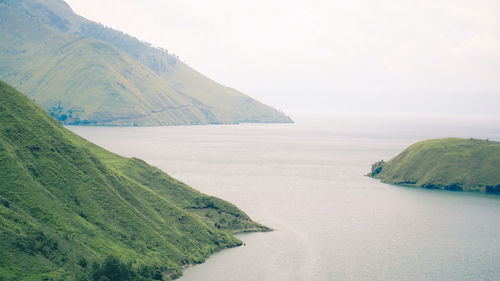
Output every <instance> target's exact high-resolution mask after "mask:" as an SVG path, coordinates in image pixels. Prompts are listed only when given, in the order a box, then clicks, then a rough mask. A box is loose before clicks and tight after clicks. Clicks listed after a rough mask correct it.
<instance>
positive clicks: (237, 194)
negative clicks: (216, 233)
mask: <svg viewBox="0 0 500 281" xmlns="http://www.w3.org/2000/svg"><path fill="white" fill-rule="evenodd" d="M294 119H295V121H296V123H295V124H242V125H213V126H179V127H141V128H135V127H128V128H124V127H76V126H68V128H69V129H70V130H72V131H74V132H76V133H77V134H79V135H81V136H83V137H85V138H87V139H88V140H90V141H92V142H94V143H96V144H98V145H100V146H102V147H104V148H106V149H109V150H111V151H113V152H115V153H118V154H121V155H124V156H128V157H132V156H133V157H138V158H141V159H143V160H145V161H147V162H148V163H150V164H152V165H154V166H157V167H159V168H161V169H162V170H164V171H166V172H167V173H169V174H170V175H172V176H173V177H175V178H177V179H179V180H181V181H183V182H185V183H187V184H189V185H191V186H193V187H194V188H196V189H198V190H200V191H201V192H204V193H207V194H210V195H214V196H217V197H220V198H222V199H225V200H228V201H230V202H232V203H234V204H235V205H237V206H238V207H239V208H241V209H242V210H244V211H245V212H246V213H247V214H249V215H250V216H251V217H252V219H254V220H256V221H258V222H260V223H263V224H265V225H267V226H269V227H271V228H273V229H274V231H273V232H269V233H251V234H240V235H238V237H239V238H240V239H241V240H242V241H243V242H244V243H245V245H244V246H241V247H238V248H233V249H228V250H223V251H220V252H218V253H216V254H214V255H213V256H212V257H210V258H209V259H208V260H207V261H206V262H205V263H204V264H201V265H196V266H193V267H190V268H188V269H186V270H185V271H184V276H183V277H181V278H180V279H179V280H182V281H193V280H194V281H196V280H213V281H225V280H228V281H229V280H248V281H250V280H278V281H281V280H500V267H499V266H498V260H499V259H500V235H499V234H500V218H499V215H500V196H497V195H487V194H478V193H461V192H450V191H436V190H425V189H418V188H406V187H399V186H393V185H388V184H383V183H380V182H379V181H377V180H374V179H371V178H368V177H366V176H364V175H365V174H366V173H368V172H369V170H370V166H371V164H372V163H373V162H376V161H378V160H381V159H384V160H388V159H390V158H391V157H393V156H395V155H396V154H398V153H399V152H400V151H401V150H403V149H404V148H405V147H407V146H408V145H410V144H412V143H414V142H416V141H419V140H423V139H429V138H439V137H465V138H469V137H474V138H483V139H486V138H489V139H491V140H497V141H498V140H500V122H499V121H500V120H499V119H498V118H497V117H488V116H485V117H473V116H466V115H464V116H426V117H422V116H412V115H360V114H336V115H298V116H294Z"/></svg>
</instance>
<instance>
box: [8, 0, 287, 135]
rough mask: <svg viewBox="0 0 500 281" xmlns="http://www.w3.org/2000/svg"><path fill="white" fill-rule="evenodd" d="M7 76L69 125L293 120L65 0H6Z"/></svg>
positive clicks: (19, 88)
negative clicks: (82, 12)
mask: <svg viewBox="0 0 500 281" xmlns="http://www.w3.org/2000/svg"><path fill="white" fill-rule="evenodd" d="M0 37H1V38H2V40H0V79H2V80H4V81H6V82H8V83H9V84H11V85H13V86H14V87H15V88H16V89H18V90H20V91H22V92H23V93H25V94H26V95H28V96H30V97H33V98H34V99H35V101H36V102H37V103H38V104H40V105H42V107H44V108H45V109H46V110H47V111H49V113H51V114H52V115H53V116H54V117H55V118H56V119H58V120H59V121H61V122H63V123H65V124H83V125H128V126H133V125H137V126H141V125H147V126H154V125H178V124H217V123H240V122H291V119H290V118H289V117H287V116H286V115H284V114H283V113H282V112H279V111H278V110H276V109H274V108H272V107H269V106H267V105H264V104H262V103H260V102H258V101H256V100H255V99H252V98H251V97H249V96H247V95H245V94H243V93H240V92H238V91H235V90H233V89H231V88H228V87H225V86H222V85H220V84H218V83H216V82H214V81H212V80H211V79H209V78H207V77H205V76H204V75H202V74H200V73H198V72H197V71H195V70H193V69H192V68H190V67H189V66H188V65H186V64H185V63H183V62H182V61H181V60H180V59H179V58H178V57H177V56H176V55H174V54H170V53H169V52H168V51H167V50H164V49H161V48H153V47H152V46H151V45H150V44H148V43H145V42H141V41H139V40H137V39H136V38H134V37H132V36H129V35H127V34H124V33H122V32H120V31H116V30H113V29H111V28H107V27H105V26H103V25H101V24H98V23H95V22H92V21H89V20H87V19H85V18H83V17H80V16H78V15H76V14H75V13H74V12H73V11H72V10H71V8H70V7H69V6H68V5H67V4H66V3H65V2H64V1H61V0H43V1H42V0H17V1H0Z"/></svg>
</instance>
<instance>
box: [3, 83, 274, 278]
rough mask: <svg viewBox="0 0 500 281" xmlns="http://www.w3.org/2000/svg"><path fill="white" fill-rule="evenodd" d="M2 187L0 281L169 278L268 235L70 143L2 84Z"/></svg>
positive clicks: (196, 196)
mask: <svg viewBox="0 0 500 281" xmlns="http://www.w3.org/2000/svg"><path fill="white" fill-rule="evenodd" d="M0 183H1V184H0V249H2V250H1V251H0V280H42V279H43V280H45V279H46V280H75V279H77V277H78V278H79V279H78V280H101V279H99V274H101V273H102V274H105V271H106V270H107V269H106V268H108V267H109V266H111V268H114V267H113V266H118V267H119V268H118V269H120V270H122V269H123V270H125V273H126V274H127V276H128V275H130V274H132V275H134V274H136V275H137V274H139V273H141V272H143V271H141V270H144V272H143V273H144V274H146V275H147V276H146V275H145V276H143V277H144V278H146V279H140V278H139V277H137V278H136V279H133V280H150V279H147V278H148V276H149V277H151V276H152V275H153V274H156V276H158V274H157V273H158V271H159V272H160V273H161V272H163V273H164V275H165V276H167V275H168V276H171V277H174V276H178V275H179V274H180V270H181V268H182V266H184V265H187V264H193V263H200V262H202V261H204V260H205V259H206V258H207V257H208V256H209V255H210V254H211V253H213V252H214V251H216V250H218V249H222V248H226V247H233V246H237V245H240V244H241V242H240V241H239V240H238V239H236V238H235V237H234V236H233V233H234V232H243V231H266V230H269V229H268V228H266V227H265V226H262V225H259V224H257V223H255V222H253V221H252V220H250V218H249V217H248V216H247V215H246V214H245V213H244V212H242V211H241V210H239V209H238V208H237V207H236V206H234V205H232V204H230V203H228V202H225V201H223V200H220V199H218V198H215V197H211V196H207V195H204V194H202V193H200V192H199V191H197V190H195V189H193V188H191V187H189V186H186V185H185V184H183V183H181V182H179V181H177V180H175V179H173V178H171V177H170V176H168V175H167V174H165V173H164V172H162V171H161V170H159V169H157V168H155V167H152V166H150V165H148V164H147V163H145V162H144V161H142V160H139V159H135V158H124V157H121V156H118V155H116V154H113V153H111V152H108V151H106V150H104V149H102V148H100V147H98V146H96V145H94V144H92V143H90V142H88V141H86V140H84V139H83V138H81V137H79V136H77V135H75V134H73V133H72V132H70V131H69V130H67V129H65V128H64V127H62V126H61V125H60V124H59V122H57V121H56V120H55V119H53V118H52V117H51V116H50V115H49V114H47V113H46V112H45V111H44V110H43V109H42V108H41V107H40V106H38V105H36V104H35V103H33V102H32V101H30V100H29V99H28V98H26V97H25V96H23V95H22V94H20V93H18V92H17V91H16V90H14V89H13V88H12V87H10V86H8V85H7V84H5V83H3V82H1V81H0ZM109 256H111V257H116V258H108V259H106V257H109ZM118 258H119V259H118ZM103 261H104V264H103V266H102V267H100V266H98V264H100V263H103ZM120 262H121V263H123V264H122V265H120ZM94 263H96V266H91V265H92V264H94ZM125 265H126V266H125ZM123 266H125V267H123ZM122 267H123V268H122ZM101 269H102V270H101ZM101 271H102V272H101ZM129 271H130V272H129ZM103 272H104V273H103ZM122 273H123V272H122ZM167 273H168V274H167ZM141 274H142V273H141ZM132 275H130V276H132ZM139 275H140V274H139ZM134 276H135V275H134ZM159 276H161V274H160V275H159ZM108 277H109V276H108ZM102 280H109V279H102ZM113 280H114V279H113ZM120 280H132V279H120Z"/></svg>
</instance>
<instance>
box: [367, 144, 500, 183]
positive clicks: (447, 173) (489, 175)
mask: <svg viewBox="0 0 500 281" xmlns="http://www.w3.org/2000/svg"><path fill="white" fill-rule="evenodd" d="M368 175H369V176H372V177H374V178H377V179H381V180H382V181H383V182H386V183H391V184H401V185H410V186H417V187H424V188H429V189H446V190H453V191H462V190H463V191H480V192H489V193H500V143H499V142H494V141H488V140H478V139H472V138H471V139H458V138H448V139H435V140H426V141H422V142H418V143H416V144H413V145H411V146H410V147H408V148H407V149H405V150H404V151H403V152H401V154H399V155H398V156H396V157H394V158H393V159H391V160H390V161H388V162H384V161H380V162H377V163H375V164H373V165H372V171H371V173H370V174H368Z"/></svg>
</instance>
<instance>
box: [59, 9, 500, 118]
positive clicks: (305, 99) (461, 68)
mask: <svg viewBox="0 0 500 281" xmlns="http://www.w3.org/2000/svg"><path fill="white" fill-rule="evenodd" d="M67 2H68V4H69V5H70V6H71V7H72V8H73V10H74V11H75V12H76V13H77V14H80V15H82V16H84V17H86V18H88V19H90V20H94V21H97V22H100V23H102V24H104V25H106V26H110V27H112V28H115V29H118V30H121V31H123V32H126V33H128V34H130V35H132V36H135V37H137V38H138V39H140V40H143V41H147V42H150V43H151V44H153V45H154V46H159V47H163V48H165V49H168V50H169V52H170V53H175V54H176V55H179V56H180V59H181V60H183V61H186V62H187V64H189V65H190V66H192V67H193V68H195V69H196V70H198V71H200V72H201V73H203V74H205V75H207V76H208V77H210V78H212V79H214V80H215V81H217V82H219V83H221V84H224V85H226V86H229V87H231V88H235V89H237V90H239V91H242V92H244V93H246V94H248V95H250V96H252V97H254V98H256V99H258V100H260V101H262V102H264V103H266V104H269V105H271V106H273V107H276V108H278V109H280V110H283V111H285V112H286V113H289V114H290V113H296V112H299V113H305V112H322V113H326V112H331V113H335V112H378V113H388V112H399V113H432V114H463V113H465V114H480V115H499V114H500V113H499V112H498V109H497V105H498V104H500V79H499V78H500V18H499V17H498V16H497V14H498V12H499V11H500V3H498V2H496V1H485V0H483V1H474V2H470V1H446V0H442V1H423V2H418V3H415V2H412V1H396V0H390V1H382V2H376V3H374V2H372V1H360V0H358V1H349V2H342V1H272V2H269V1H253V2H246V1H210V2H198V1H181V2H173V1H157V0H156V1H155V0H146V1H132V0H127V1H118V0H107V1H97V0H87V1H78V0H67ZM97 8H98V9H97Z"/></svg>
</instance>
